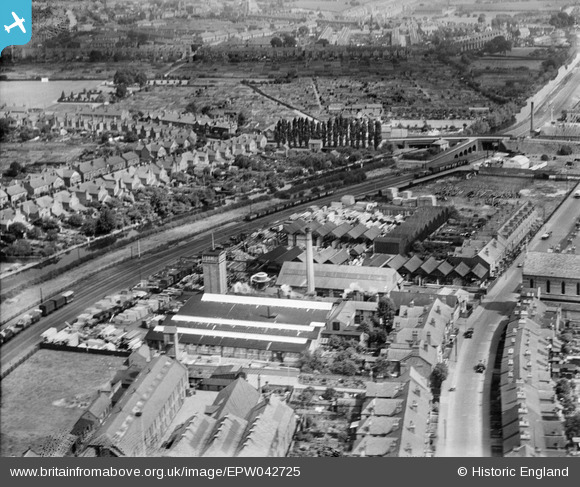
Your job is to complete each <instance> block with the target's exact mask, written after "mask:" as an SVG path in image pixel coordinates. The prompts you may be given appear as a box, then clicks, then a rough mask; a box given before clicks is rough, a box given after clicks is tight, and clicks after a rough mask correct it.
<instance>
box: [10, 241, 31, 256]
mask: <svg viewBox="0 0 580 487" xmlns="http://www.w3.org/2000/svg"><path fill="white" fill-rule="evenodd" d="M6 254H7V255H14V256H17V257H23V256H26V255H31V254H32V247H31V245H30V242H29V241H28V240H24V239H21V240H16V242H14V243H13V244H12V245H9V246H8V248H7V249H6Z"/></svg>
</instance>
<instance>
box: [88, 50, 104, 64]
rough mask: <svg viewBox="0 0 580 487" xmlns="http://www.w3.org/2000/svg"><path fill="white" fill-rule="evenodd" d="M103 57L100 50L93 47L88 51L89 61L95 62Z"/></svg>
mask: <svg viewBox="0 0 580 487" xmlns="http://www.w3.org/2000/svg"><path fill="white" fill-rule="evenodd" d="M104 59H105V56H104V55H103V53H102V52H101V51H97V50H95V49H93V50H92V51H91V52H89V62H91V63H97V62H99V61H103V60H104Z"/></svg>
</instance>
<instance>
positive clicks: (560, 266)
mask: <svg viewBox="0 0 580 487" xmlns="http://www.w3.org/2000/svg"><path fill="white" fill-rule="evenodd" d="M523 273H524V276H531V277H556V278H563V279H580V255H576V254H559V253H556V252H554V253H548V252H528V253H527V254H526V257H525V260H524V268H523Z"/></svg>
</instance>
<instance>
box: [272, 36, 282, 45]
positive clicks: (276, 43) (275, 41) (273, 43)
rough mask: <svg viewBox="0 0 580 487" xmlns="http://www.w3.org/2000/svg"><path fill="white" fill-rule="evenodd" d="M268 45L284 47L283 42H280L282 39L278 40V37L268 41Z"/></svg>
mask: <svg viewBox="0 0 580 487" xmlns="http://www.w3.org/2000/svg"><path fill="white" fill-rule="evenodd" d="M270 44H271V45H272V47H282V46H283V45H284V42H282V39H280V38H279V37H272V39H270Z"/></svg>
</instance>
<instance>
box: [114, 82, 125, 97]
mask: <svg viewBox="0 0 580 487" xmlns="http://www.w3.org/2000/svg"><path fill="white" fill-rule="evenodd" d="M115 96H116V97H117V98H125V97H126V96H127V85H126V84H124V83H121V84H119V85H117V89H116V90H115Z"/></svg>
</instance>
